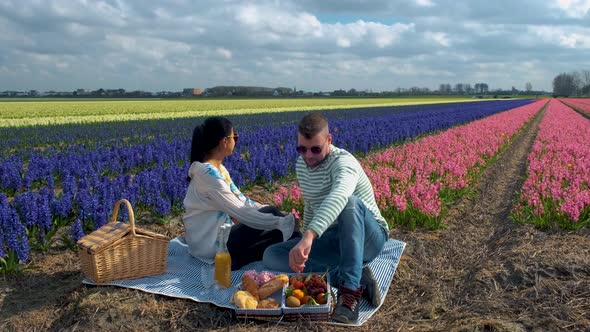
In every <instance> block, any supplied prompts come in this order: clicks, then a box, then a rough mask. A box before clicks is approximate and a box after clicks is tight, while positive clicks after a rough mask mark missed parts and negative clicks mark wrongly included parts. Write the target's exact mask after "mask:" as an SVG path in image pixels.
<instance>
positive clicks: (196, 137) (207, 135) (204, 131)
mask: <svg viewBox="0 0 590 332" xmlns="http://www.w3.org/2000/svg"><path fill="white" fill-rule="evenodd" d="M232 128H233V125H232V123H231V121H229V120H228V119H226V118H224V117H220V116H214V117H210V118H207V119H205V121H204V122H203V123H202V124H201V125H198V126H196V127H195V130H193V141H192V144H191V164H192V163H193V162H195V161H198V162H203V161H205V157H206V155H207V154H208V153H209V152H211V150H213V149H215V148H216V147H217V146H218V145H219V141H220V140H221V139H223V138H224V137H226V136H229V135H230V134H231V130H232Z"/></svg>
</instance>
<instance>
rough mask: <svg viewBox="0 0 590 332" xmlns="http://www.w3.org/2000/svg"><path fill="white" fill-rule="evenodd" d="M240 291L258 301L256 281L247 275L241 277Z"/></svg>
mask: <svg viewBox="0 0 590 332" xmlns="http://www.w3.org/2000/svg"><path fill="white" fill-rule="evenodd" d="M242 289H243V290H245V291H246V292H248V293H250V294H251V295H252V296H253V297H254V298H255V299H256V300H259V299H260V297H259V296H258V285H257V284H256V280H254V278H252V277H251V276H249V275H244V276H242Z"/></svg>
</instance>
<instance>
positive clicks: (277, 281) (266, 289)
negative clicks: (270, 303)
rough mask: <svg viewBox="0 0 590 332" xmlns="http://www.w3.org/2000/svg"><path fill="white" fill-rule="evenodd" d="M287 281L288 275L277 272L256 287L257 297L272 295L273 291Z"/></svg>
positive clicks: (262, 297) (280, 287)
mask: <svg viewBox="0 0 590 332" xmlns="http://www.w3.org/2000/svg"><path fill="white" fill-rule="evenodd" d="M288 283H289V277H288V276H287V275H285V274H279V275H278V276H276V277H274V278H273V279H271V280H269V281H268V282H267V283H265V284H264V285H262V286H260V288H259V289H258V297H259V298H260V299H264V298H267V297H269V296H270V295H272V294H273V293H274V292H276V291H278V290H279V289H282V288H283V286H285V285H286V284H288Z"/></svg>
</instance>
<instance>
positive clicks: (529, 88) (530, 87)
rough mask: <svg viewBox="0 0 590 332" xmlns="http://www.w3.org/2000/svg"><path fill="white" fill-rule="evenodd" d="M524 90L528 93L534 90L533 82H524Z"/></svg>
mask: <svg viewBox="0 0 590 332" xmlns="http://www.w3.org/2000/svg"><path fill="white" fill-rule="evenodd" d="M524 90H525V91H526V92H527V93H530V92H531V91H533V85H532V84H531V82H526V83H525V84H524Z"/></svg>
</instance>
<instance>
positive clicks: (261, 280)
mask: <svg viewBox="0 0 590 332" xmlns="http://www.w3.org/2000/svg"><path fill="white" fill-rule="evenodd" d="M244 275H247V276H250V277H252V279H254V280H256V284H257V285H258V287H260V286H262V285H264V284H265V283H267V282H269V281H270V280H271V279H273V278H274V277H276V275H275V274H274V273H272V272H269V271H262V272H256V270H248V271H246V272H244Z"/></svg>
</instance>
